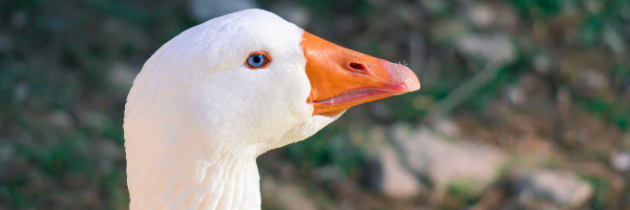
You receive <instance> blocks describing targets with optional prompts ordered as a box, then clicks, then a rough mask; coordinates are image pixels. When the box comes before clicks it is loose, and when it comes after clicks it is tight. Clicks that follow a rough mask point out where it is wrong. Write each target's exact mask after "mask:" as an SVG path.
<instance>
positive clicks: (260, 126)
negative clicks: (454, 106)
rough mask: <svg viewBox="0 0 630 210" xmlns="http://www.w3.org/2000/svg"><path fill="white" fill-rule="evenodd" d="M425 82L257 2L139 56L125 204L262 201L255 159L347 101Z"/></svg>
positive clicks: (219, 205)
mask: <svg viewBox="0 0 630 210" xmlns="http://www.w3.org/2000/svg"><path fill="white" fill-rule="evenodd" d="M419 88H420V82H419V81H418V78H417V77H416V75H415V74H414V73H413V72H412V71H411V70H410V69H409V68H407V67H405V66H404V65H400V64H395V63H390V62H388V61H385V60H382V59H378V58H375V57H372V56H369V55H365V54H362V53H359V52H355V51H353V50H350V49H346V48H343V47H340V46H337V45H335V44H332V43H330V42H328V41H326V40H324V39H321V38H319V37H317V36H315V35H313V34H310V33H308V32H305V31H304V30H303V29H301V28H299V27H298V26H296V25H294V24H292V23H290V22H287V21H285V20H284V19H282V18H281V17H279V16H277V15H275V14H273V13H271V12H267V11H265V10H260V9H249V10H243V11H239V12H235V13H231V14H227V15H224V16H221V17H217V18H214V19H211V20H209V21H207V22H204V23H202V24H200V25H197V26H195V27H192V28H190V29H188V30H186V31H184V32H182V33H181V34H179V35H177V36H176V37H174V38H173V39H171V40H170V41H168V42H167V43H166V44H164V45H163V46H161V47H160V48H159V49H158V50H157V51H156V52H155V53H154V54H153V55H152V56H151V57H150V58H149V59H148V60H147V61H146V63H145V64H144V66H143V68H142V70H141V71H140V73H139V74H138V75H137V77H136V79H135V80H134V82H133V86H132V88H131V90H130V93H129V95H128V97H127V103H126V106H125V117H124V125H123V128H124V138H125V152H126V158H127V184H128V188H129V195H130V199H131V201H130V204H129V206H130V209H132V210H138V209H248V210H249V209H260V208H261V195H260V176H259V173H258V167H257V165H256V158H257V157H258V156H260V155H261V154H263V153H265V152H266V151H269V150H271V149H274V148H278V147H282V146H285V145H287V144H291V143H294V142H297V141H301V140H304V139H305V138H307V137H309V136H311V135H313V134H314V133H315V132H317V131H319V130H320V129H322V128H323V127H324V126H326V125H328V124H329V123H331V122H333V121H334V120H336V119H337V118H339V117H340V116H341V115H342V114H343V113H344V112H345V111H346V110H347V109H348V108H350V107H352V106H354V105H357V104H361V103H365V102H369V101H374V100H377V99H381V98H385V97H389V96H395V95H400V94H403V93H407V92H410V91H415V90H418V89H419Z"/></svg>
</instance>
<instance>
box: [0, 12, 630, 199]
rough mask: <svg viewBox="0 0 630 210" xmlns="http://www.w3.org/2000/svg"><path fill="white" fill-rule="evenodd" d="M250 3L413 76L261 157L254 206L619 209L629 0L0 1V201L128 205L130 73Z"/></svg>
mask: <svg viewBox="0 0 630 210" xmlns="http://www.w3.org/2000/svg"><path fill="white" fill-rule="evenodd" d="M250 7H258V8H263V9H266V10H270V11H272V12H274V13H276V14H278V15H280V16H282V17H284V18H285V19H287V20H289V21H291V22H294V23H296V24H297V25H299V26H301V27H303V28H304V29H305V30H307V31H309V32H311V33H313V34H315V35H317V36H320V37H322V38H325V39H327V40H329V41H331V42H334V43H337V44H339V45H341V46H344V47H348V48H351V49H354V50H357V51H360V52H364V53H367V54H370V55H373V56H376V57H380V58H384V59H386V60H390V61H400V62H401V63H405V64H407V65H408V66H409V67H410V68H412V69H413V70H414V71H415V72H416V74H417V75H418V76H419V78H420V81H421V83H422V89H421V90H420V91H417V92H414V93H410V94H406V95H403V96H398V97H394V98H389V99H386V100H382V101H378V102H372V103H368V104H364V105H360V106H358V107H354V108H352V109H350V110H349V112H347V113H346V114H345V115H344V116H343V117H341V119H339V120H338V121H337V122H335V123H333V124H331V125H330V126H328V127H327V128H325V129H324V130H322V131H320V132H319V133H317V134H316V135H315V136H313V137H311V138H309V139H307V140H305V141H303V142H299V143H296V144H292V145H289V146H287V147H284V148H280V149H276V150H274V151H270V152H268V153H267V154H264V155H263V156H261V157H260V158H259V159H258V164H259V167H260V172H261V181H262V187H261V188H262V195H263V208H264V209H630V187H629V186H628V184H630V172H629V171H630V65H629V64H630V63H629V61H628V58H629V56H628V52H627V51H628V49H627V48H628V46H629V45H628V41H630V1H627V0H503V1H499V0H488V1H480V0H416V1H413V0H406V1H403V0H339V1H334V0H320V1H315V0H313V1H309V0H299V1H288V0H260V1H255V0H238V1H236V0H235V1H217V0H189V1H165V0H156V1H148V0H138V1H134V0H112V1H106V0H66V1H60V0H0V209H127V208H128V202H129V198H128V196H129V195H128V192H127V186H126V176H125V154H124V145H123V144H124V139H123V130H122V122H123V110H124V104H125V98H126V96H127V93H128V91H129V88H130V87H131V83H132V82H133V78H134V77H135V75H136V74H137V73H138V72H139V71H140V69H141V67H142V65H143V63H144V62H145V61H146V60H147V59H148V58H149V56H151V54H152V53H153V52H154V51H155V50H157V48H159V47H160V46H161V45H162V44H164V43H166V42H167V41H168V40H169V39H171V38H172V37H174V36H176V35H177V34H179V33H180V32H182V31H183V30H185V29H187V28H190V27H192V26H194V25H197V24H199V23H201V22H204V21H206V20H208V19H211V18H213V17H216V16H220V15H222V14H226V13H229V12H233V11H237V10H240V9H245V8H250Z"/></svg>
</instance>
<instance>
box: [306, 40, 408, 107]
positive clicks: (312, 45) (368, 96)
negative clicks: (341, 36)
mask: <svg viewBox="0 0 630 210" xmlns="http://www.w3.org/2000/svg"><path fill="white" fill-rule="evenodd" d="M302 49H303V50H304V55H305V56H306V75H307V76H308V78H309V80H310V82H311V94H310V96H309V97H308V99H307V103H311V104H313V107H314V108H315V110H314V111H313V115H318V114H319V115H326V116H333V115H337V114H339V113H341V112H343V111H345V110H347V109H349V108H350V107H352V106H354V105H358V104H362V103H366V102H370V101H374V100H378V99H382V98H386V97H389V96H396V95H401V94H404V93H407V92H411V91H416V90H418V89H420V81H418V77H416V75H415V74H414V73H413V72H412V71H411V69H409V68H407V67H405V66H403V65H400V64H394V63H390V62H389V61H386V60H383V59H379V58H375V57H372V56H369V55H365V54H362V53H359V52H356V51H353V50H350V49H346V48H343V47H340V46H337V45H335V44H333V43H330V42H328V41H326V40H324V39H322V38H319V37H317V36H315V35H312V34H310V33H307V32H304V35H303V40H302Z"/></svg>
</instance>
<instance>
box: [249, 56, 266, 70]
mask: <svg viewBox="0 0 630 210" xmlns="http://www.w3.org/2000/svg"><path fill="white" fill-rule="evenodd" d="M269 62H271V59H269V57H267V55H266V54H265V53H260V52H255V53H252V54H250V55H249V57H247V61H246V64H247V67H249V68H250V69H259V68H264V67H267V65H268V64H269Z"/></svg>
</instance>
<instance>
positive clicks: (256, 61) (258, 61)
mask: <svg viewBox="0 0 630 210" xmlns="http://www.w3.org/2000/svg"><path fill="white" fill-rule="evenodd" d="M261 57H262V56H260V55H254V57H253V59H252V60H253V61H254V63H255V64H258V63H260V62H261V61H262V58H261Z"/></svg>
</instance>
